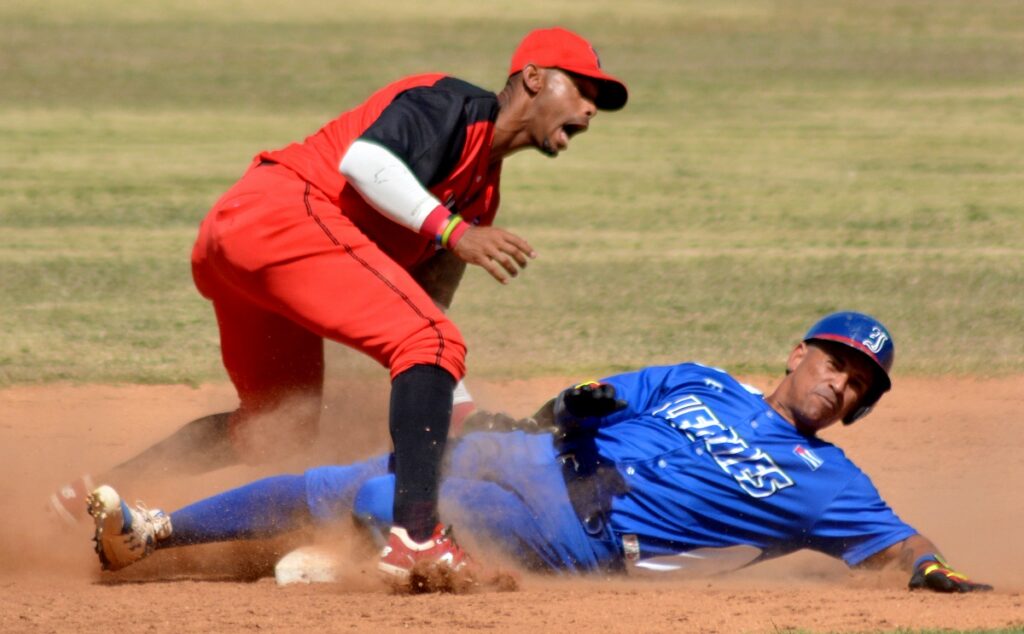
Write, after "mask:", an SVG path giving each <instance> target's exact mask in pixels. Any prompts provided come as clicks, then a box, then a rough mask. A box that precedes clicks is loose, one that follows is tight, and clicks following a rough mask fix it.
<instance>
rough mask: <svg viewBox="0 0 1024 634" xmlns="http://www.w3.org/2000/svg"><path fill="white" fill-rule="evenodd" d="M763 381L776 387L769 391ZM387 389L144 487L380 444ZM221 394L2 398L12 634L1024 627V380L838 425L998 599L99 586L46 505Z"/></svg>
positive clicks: (178, 576)
mask: <svg viewBox="0 0 1024 634" xmlns="http://www.w3.org/2000/svg"><path fill="white" fill-rule="evenodd" d="M751 382H753V383H754V384H756V385H758V386H759V387H762V388H768V387H770V382H769V381H767V380H760V379H754V380H752V381H751ZM565 383H566V381H564V380H562V379H557V378H552V379H543V380H531V381H518V382H509V383H492V384H474V385H473V388H474V391H475V392H476V393H477V396H478V400H479V401H480V402H482V403H483V404H484V405H485V406H489V407H491V408H504V409H508V410H509V411H511V412H513V413H515V414H520V415H521V414H526V413H528V412H529V411H530V409H532V407H533V406H535V405H536V404H539V403H540V402H542V401H543V400H545V399H546V398H547V397H548V396H549V395H551V394H553V393H554V392H555V391H557V389H559V388H560V387H562V386H563V385H564V384H565ZM384 387H385V386H382V385H378V384H361V383H359V382H355V383H353V382H349V383H346V384H344V385H340V384H339V385H332V386H331V389H330V396H329V397H328V403H327V404H328V414H329V416H328V418H327V420H329V422H328V423H325V425H324V429H323V431H322V436H323V441H322V442H321V443H320V444H319V447H318V449H317V451H316V452H315V455H312V456H309V455H307V456H306V457H305V459H303V460H295V461H292V462H291V463H288V464H278V465H274V466H271V467H265V468H261V469H257V468H252V467H239V468H232V469H225V470H222V471H218V472H215V473H213V474H210V475H207V476H204V477H189V478H185V477H171V478H168V479H167V480H165V481H161V482H151V483H140V484H139V485H138V489H139V490H138V491H130V492H128V495H129V497H135V496H138V497H139V498H141V499H144V500H146V501H148V502H150V503H151V504H153V505H160V506H164V507H169V508H176V507H177V506H179V505H182V504H184V503H186V502H189V501H191V500H193V499H195V498H197V497H200V496H204V495H207V494H210V493H214V492H216V491H219V490H221V489H223V488H225V487H228V486H234V485H237V484H241V483H243V482H246V481H248V480H250V479H252V478H254V477H258V476H261V475H265V474H268V473H276V472H280V471H281V470H282V469H289V470H297V469H301V468H303V467H304V466H306V465H307V464H317V463H321V462H325V461H345V460H350V459H353V458H358V457H361V456H364V455H367V454H369V453H370V452H375V451H378V450H381V449H383V448H385V447H386V445H387V440H386V436H385V425H384V424H383V422H382V421H383V420H384V414H383V412H384V407H385V404H386V393H385V390H384V389H383V388H384ZM233 404H234V398H233V395H232V392H231V390H230V388H229V387H228V386H223V385H216V386H204V387H202V388H199V389H191V388H187V387H136V386H133V387H110V386H86V387H70V386H46V387H18V388H13V389H8V390H4V391H0V473H2V476H3V477H2V478H0V562H2V567H0V588H2V592H0V631H2V632H70V631H74V632H78V633H83V634H84V633H87V632H104V633H106V632H110V631H124V630H125V624H130V626H129V627H128V630H129V631H172V630H173V631H187V632H198V631H221V632H237V631H250V630H270V631H275V632H292V631H294V632H303V633H305V632H308V631H311V630H312V631H321V630H330V631H374V632H383V631H399V630H401V631H409V630H426V629H428V628H435V627H436V628H440V629H442V630H449V631H463V630H477V629H486V630H490V631H517V632H521V631H530V630H533V631H566V630H569V631H593V632H637V631H645V632H654V631H666V632H667V631H672V632H695V631H703V632H723V633H724V632H730V633H731V632H778V631H785V630H787V629H796V628H800V629H806V630H811V631H866V630H867V631H870V630H892V629H897V628H915V629H916V628H958V629H970V628H996V627H1018V628H1024V596H1022V591H1024V574H1022V572H1021V571H1024V547H1022V546H1021V541H1020V538H1019V535H1020V531H1021V528H1020V527H1021V526H1024V492H1022V489H1024V414H1022V411H1024V377H1012V378H1007V379H998V380H973V379H951V378H943V379H899V380H898V381H897V383H896V386H895V390H894V392H893V393H892V394H891V395H889V396H887V397H886V398H885V399H884V400H883V402H882V404H881V406H880V407H879V409H878V410H877V411H876V412H875V413H874V414H872V415H871V416H870V417H869V418H867V419H866V420H864V421H862V422H860V423H858V424H857V425H854V426H853V427H850V428H842V429H840V428H837V429H833V430H830V433H829V436H828V437H829V439H830V440H832V441H834V442H836V443H837V444H839V445H840V446H842V447H843V448H844V449H845V450H846V451H847V453H848V454H849V455H850V456H851V457H852V458H853V459H854V461H856V462H857V463H858V464H859V465H860V466H861V467H863V468H864V469H865V471H867V472H868V473H869V474H870V475H871V476H872V479H873V480H874V482H875V484H876V485H877V486H878V488H879V489H880V490H881V491H882V494H883V495H884V496H885V498H886V499H887V500H888V501H889V503H890V504H891V505H892V506H893V507H894V508H895V509H896V510H897V512H898V513H899V514H900V515H901V517H903V519H904V520H906V521H907V522H909V523H911V524H913V525H914V526H917V527H918V528H919V529H921V530H922V532H924V533H925V534H927V535H928V536H929V537H931V538H932V539H933V540H934V541H935V542H936V543H938V544H940V545H941V546H942V548H943V550H944V551H945V552H946V554H947V555H948V556H949V557H950V558H951V560H952V561H953V562H954V563H955V564H956V565H957V567H959V568H960V569H962V570H964V571H966V572H968V573H969V574H971V575H972V576H973V577H975V578H977V579H980V580H985V581H988V582H991V583H993V584H995V585H996V587H997V590H996V592H993V593H989V594H983V595H981V594H979V595H963V596H940V595H935V594H930V593H910V592H908V591H907V590H905V588H904V586H905V583H906V580H905V579H904V578H903V576H902V575H894V574H878V573H874V574H872V573H861V572H856V573H854V572H850V571H848V570H846V569H845V567H844V566H842V565H841V564H838V563H837V562H834V561H832V560H829V559H827V558H824V557H821V556H818V555H814V554H799V555H796V556H792V557H788V558H783V559H781V560H778V561H774V562H769V563H767V564H763V565H761V566H757V567H755V568H753V569H750V570H748V571H745V572H743V573H742V574H734V575H730V576H725V577H721V576H720V577H713V578H704V579H688V580H678V579H674V580H672V581H667V580H664V579H648V578H641V579H629V580H625V579H587V580H559V579H550V578H542V577H531V576H526V577H524V578H523V579H522V581H521V587H520V589H519V590H518V591H516V592H497V591H493V592H491V591H488V592H481V593H476V594H471V595H463V596H451V595H431V596H415V597H409V596H397V595H394V594H391V593H390V592H389V591H388V590H387V589H386V588H384V587H383V586H381V585H380V584H379V581H378V580H377V579H376V577H375V575H374V574H372V572H371V568H370V564H369V560H367V559H366V558H365V557H360V556H357V555H355V554H352V553H349V559H351V562H352V563H351V564H350V568H349V569H348V570H346V573H345V575H344V577H343V579H342V580H341V581H340V582H339V583H337V584H324V585H313V586H298V587H297V586H289V587H286V588H278V587H277V586H276V585H275V583H274V581H273V579H272V578H268V577H266V574H267V573H268V572H269V571H270V570H271V567H272V564H273V562H274V560H275V557H276V556H277V554H278V553H280V552H283V551H284V550H285V549H287V548H288V547H289V546H290V545H291V544H290V543H287V542H278V543H270V544H267V543H264V544H257V545H251V544H249V545H244V544H243V545H231V546H208V547H201V548H193V549H186V550H183V551H178V552H175V551H166V552H161V553H158V554H157V555H155V556H154V557H152V558H151V559H149V560H147V561H145V562H143V563H142V564H140V565H139V566H137V567H134V568H133V569H130V570H128V571H125V572H124V573H120V574H116V575H115V574H103V575H101V574H99V572H98V570H97V568H98V566H97V564H96V562H95V558H94V556H93V554H92V552H91V548H90V546H91V544H90V541H89V537H90V531H89V530H88V529H87V528H84V529H81V530H78V531H73V530H72V531H69V530H67V529H63V528H61V527H59V526H58V525H57V524H56V523H55V522H54V521H52V518H50V517H48V516H47V515H46V513H45V510H44V502H45V498H46V496H47V495H48V494H49V492H50V491H51V490H52V489H53V488H54V487H55V486H56V485H58V484H60V483H61V482H62V481H65V480H67V479H68V478H69V477H71V476H74V475H76V474H80V473H84V472H96V471H98V470H102V469H103V468H104V467H108V466H110V465H112V464H114V463H115V462H116V461H118V460H121V459H124V458H127V457H128V456H130V455H132V454H133V453H134V452H135V451H138V450H139V449H142V448H144V447H146V446H148V445H149V444H150V443H151V442H153V441H155V440H158V439H160V438H162V437H163V436H164V435H166V434H167V433H169V432H170V431H172V430H173V429H176V428H177V427H178V426H179V425H180V424H181V423H182V422H184V421H187V420H189V419H191V418H193V417H196V416H199V415H202V414H206V413H210V412H213V411H221V410H226V409H230V408H231V407H232V406H233Z"/></svg>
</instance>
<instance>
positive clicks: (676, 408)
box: [306, 363, 916, 572]
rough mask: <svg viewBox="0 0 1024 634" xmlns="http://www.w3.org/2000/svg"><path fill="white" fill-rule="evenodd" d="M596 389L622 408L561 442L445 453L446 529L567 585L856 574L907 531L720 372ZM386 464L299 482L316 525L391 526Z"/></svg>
mask: <svg viewBox="0 0 1024 634" xmlns="http://www.w3.org/2000/svg"><path fill="white" fill-rule="evenodd" d="M605 381H607V382H608V383H611V384H612V385H614V386H615V389H616V390H617V392H618V395H619V396H620V397H621V398H624V399H625V400H626V401H627V402H628V406H627V408H626V409H624V410H622V411H619V412H616V413H615V414H612V415H611V416H608V417H604V418H596V419H588V420H585V421H582V422H581V426H580V428H579V429H575V430H574V431H572V432H571V433H570V434H569V436H568V437H567V438H566V439H560V440H556V439H554V438H552V436H551V435H550V434H536V435H534V434H526V433H523V432H514V433H499V432H479V433H474V434H469V435H467V436H465V437H463V438H461V439H459V440H458V441H456V442H454V443H452V447H451V452H450V455H449V458H448V461H447V463H448V464H447V468H446V471H445V477H444V482H443V484H442V487H441V491H440V508H441V514H442V516H444V517H446V518H447V519H449V520H451V519H454V520H455V523H456V525H457V526H458V527H459V530H463V529H468V530H469V531H470V532H471V533H473V534H476V535H479V536H481V537H484V538H486V539H487V540H488V541H490V542H491V543H494V544H495V545H497V546H499V547H500V548H501V549H503V550H504V551H505V552H506V553H507V554H508V555H509V556H511V557H513V558H514V559H516V560H518V561H520V562H523V563H525V564H526V565H528V566H530V567H536V568H543V569H547V570H552V571H567V572H591V571H599V570H616V569H621V567H622V565H623V561H624V560H626V561H632V562H633V563H634V564H635V565H637V566H641V567H645V568H648V569H654V570H673V569H679V568H687V569H692V568H695V567H696V568H703V569H704V570H707V569H708V568H711V569H713V570H720V569H723V568H731V567H738V566H741V565H743V564H746V563H748V562H750V561H754V560H756V559H764V558H769V557H776V556H779V555H784V554H786V553H790V552H793V551H795V550H799V549H803V548H810V549H814V550H818V551H821V552H824V553H827V554H829V555H832V556H834V557H839V558H842V559H843V560H845V561H846V562H847V563H848V564H850V565H856V564H858V563H860V562H861V561H863V560H864V559H865V558H867V557H869V556H871V555H873V554H875V553H877V552H879V551H881V550H883V549H884V548H887V547H888V546H891V545H893V544H895V543H897V542H899V541H902V540H904V539H906V538H907V537H910V536H912V535H914V534H915V533H916V531H915V530H914V529H913V528H911V527H910V526H908V525H906V524H904V523H903V522H902V521H901V520H900V519H899V518H898V517H897V516H896V514H895V513H893V511H892V510H891V509H890V508H889V507H888V506H887V505H886V504H885V502H884V501H882V499H881V497H880V496H879V494H878V491H877V490H876V489H875V487H874V486H873V485H872V484H871V481H870V480H869V479H868V477H867V476H866V475H864V473H862V472H861V471H860V469H858V468H857V467H856V465H854V464H853V463H852V462H851V461H850V460H849V459H848V458H847V457H846V456H845V455H844V454H843V452H842V451H841V450H840V449H839V448H837V447H835V446H833V445H831V444H830V443H827V442H825V441H823V440H819V439H817V438H813V437H807V436H804V435H802V434H800V433H799V432H797V430H796V428H795V427H794V426H793V425H791V424H790V423H789V422H787V421H786V420H784V419H783V418H781V417H780V416H779V415H778V414H777V413H776V412H775V411H774V410H772V408H771V407H770V406H769V405H768V404H767V403H766V402H765V400H764V398H763V397H762V395H761V394H760V393H759V392H757V391H756V390H754V389H752V388H749V387H746V386H744V385H742V384H740V383H739V382H737V381H736V380H735V379H733V378H732V377H731V376H729V375H728V374H726V373H725V372H724V371H722V370H718V369H715V368H709V367H706V366H702V365H698V364H694V363H684V364H681V365H676V366H669V367H652V368H647V369H644V370H640V371H638V372H633V373H628V374H620V375H618V376H613V377H610V378H607V379H605ZM385 464H386V459H384V458H380V459H377V460H376V461H369V462H368V463H366V464H365V465H363V466H361V465H353V466H349V467H321V468H318V469H312V470H310V471H308V472H307V473H306V492H307V495H308V503H309V508H310V511H311V513H312V515H313V517H315V518H318V519H320V520H323V521H329V520H332V519H334V518H338V517H344V516H345V515H347V514H348V513H350V512H354V513H355V514H356V516H357V517H359V518H362V519H363V521H364V522H366V523H368V524H371V525H372V524H376V525H381V526H386V525H388V524H390V523H391V521H392V518H391V509H392V504H393V496H394V477H393V476H391V475H380V474H381V472H382V469H383V465H385ZM375 476H376V477H375ZM595 518H596V520H595Z"/></svg>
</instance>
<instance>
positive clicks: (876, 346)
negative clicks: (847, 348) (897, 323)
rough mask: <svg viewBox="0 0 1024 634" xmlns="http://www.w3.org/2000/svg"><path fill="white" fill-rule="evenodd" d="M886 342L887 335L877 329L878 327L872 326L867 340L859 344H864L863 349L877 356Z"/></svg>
mask: <svg viewBox="0 0 1024 634" xmlns="http://www.w3.org/2000/svg"><path fill="white" fill-rule="evenodd" d="M888 340H889V334H888V333H886V332H885V331H884V330H882V329H881V328H879V327H878V326H874V327H873V328H872V329H871V334H870V335H868V338H867V339H865V340H864V341H861V343H862V344H864V347H865V348H867V349H868V350H870V351H871V352H873V353H875V354H878V353H879V351H881V349H882V346H884V345H885V342H886V341H888Z"/></svg>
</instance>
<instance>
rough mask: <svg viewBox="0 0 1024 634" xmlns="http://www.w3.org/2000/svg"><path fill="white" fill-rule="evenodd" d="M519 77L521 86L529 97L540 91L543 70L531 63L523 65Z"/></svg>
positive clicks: (542, 82) (542, 83)
mask: <svg viewBox="0 0 1024 634" xmlns="http://www.w3.org/2000/svg"><path fill="white" fill-rule="evenodd" d="M521 78H522V81H523V87H524V88H526V92H527V93H528V94H529V95H530V96H531V97H532V96H533V95H536V94H537V93H538V92H540V89H541V88H543V87H544V70H543V69H541V68H538V67H537V66H534V65H533V64H527V65H526V66H523V72H522V75H521Z"/></svg>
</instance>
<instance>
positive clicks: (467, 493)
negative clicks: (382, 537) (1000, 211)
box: [305, 432, 619, 572]
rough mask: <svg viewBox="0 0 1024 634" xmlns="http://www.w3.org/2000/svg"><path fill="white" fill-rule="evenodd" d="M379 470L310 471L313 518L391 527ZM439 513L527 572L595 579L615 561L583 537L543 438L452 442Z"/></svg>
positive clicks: (388, 479) (496, 436) (603, 545)
mask: <svg viewBox="0 0 1024 634" xmlns="http://www.w3.org/2000/svg"><path fill="white" fill-rule="evenodd" d="M380 464H381V463H380V459H379V458H378V459H375V460H373V461H369V462H367V463H360V464H356V465H350V466H346V467H338V466H329V467H318V468H315V469H310V470H309V471H307V472H306V474H305V478H306V498H307V501H308V504H309V511H310V513H311V515H312V516H313V518H314V519H315V520H317V521H320V522H329V521H337V520H338V519H340V518H344V517H347V516H348V515H349V514H350V513H355V514H356V516H357V517H359V518H360V519H362V520H363V521H369V522H371V523H373V524H378V525H379V524H384V525H386V524H390V523H391V507H392V499H393V497H394V476H392V475H376V474H375V472H377V473H379V466H380ZM367 476H369V477H367ZM357 481H360V482H358V485H357ZM354 490H355V491H356V493H355V498H354V499H353V497H352V492H353V491H354ZM440 511H441V515H442V517H444V518H445V520H446V521H450V522H452V523H453V524H454V525H455V526H456V527H457V530H458V531H460V532H466V533H468V534H471V535H473V536H474V537H475V538H477V539H478V540H482V541H485V542H487V543H490V544H493V545H495V546H497V547H498V548H499V549H500V550H501V551H502V552H504V553H505V554H507V555H508V556H510V557H512V558H513V559H515V560H516V561H518V562H520V563H522V564H523V565H524V566H526V567H528V568H532V569H540V570H549V571H566V572H593V571H598V570H604V569H606V568H608V567H609V563H610V562H612V561H616V560H617V559H618V557H619V553H618V549H617V548H616V547H615V546H614V545H613V544H612V543H611V542H609V541H605V540H601V539H595V538H593V537H591V536H590V535H588V534H587V533H586V532H585V531H584V529H583V525H582V524H581V522H580V520H579V518H578V517H577V516H576V513H575V511H574V510H573V507H572V504H571V503H570V501H569V495H568V492H567V490H566V485H565V481H564V479H563V477H562V468H561V466H560V464H559V463H558V461H557V460H556V458H555V450H554V447H553V444H552V438H551V436H550V435H547V434H541V435H537V434H526V433H523V432H512V433H490V432H481V433H475V434H469V435H467V436H465V437H464V438H462V439H460V440H458V441H456V442H454V443H453V446H452V448H451V452H450V454H449V461H448V465H447V469H446V471H445V477H444V481H443V483H442V485H441V491H440Z"/></svg>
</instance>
